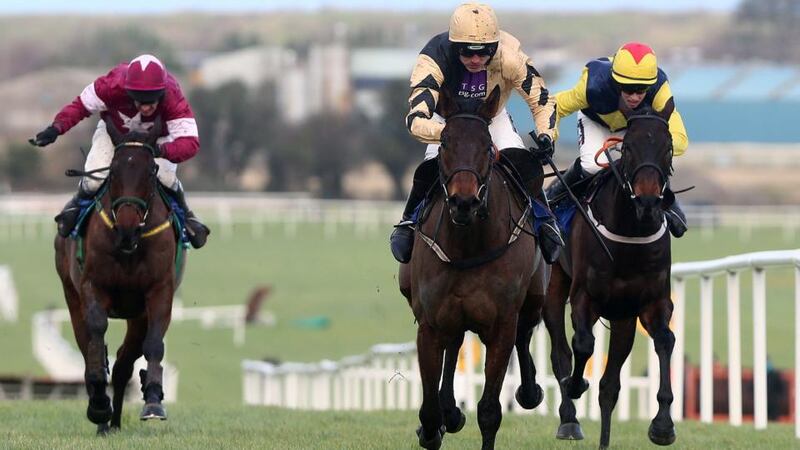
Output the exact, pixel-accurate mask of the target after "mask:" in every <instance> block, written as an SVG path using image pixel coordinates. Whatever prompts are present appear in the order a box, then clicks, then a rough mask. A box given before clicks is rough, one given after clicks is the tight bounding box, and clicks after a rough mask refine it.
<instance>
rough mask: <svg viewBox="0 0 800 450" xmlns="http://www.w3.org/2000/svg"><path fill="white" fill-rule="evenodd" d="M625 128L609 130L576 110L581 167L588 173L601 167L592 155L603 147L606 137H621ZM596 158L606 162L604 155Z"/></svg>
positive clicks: (594, 171) (597, 170)
mask: <svg viewBox="0 0 800 450" xmlns="http://www.w3.org/2000/svg"><path fill="white" fill-rule="evenodd" d="M623 136H625V130H620V131H615V132H611V130H609V129H608V128H606V127H604V126H602V125H600V124H599V123H597V122H595V121H594V120H592V119H590V118H588V117H586V116H585V115H584V114H583V113H582V112H580V111H578V149H579V150H580V152H581V167H582V168H583V170H584V172H586V173H588V174H595V173H597V172H599V171H600V169H602V168H601V167H600V166H598V165H597V163H596V162H595V161H594V155H595V154H596V153H597V151H598V150H600V149H601V148H602V147H603V144H604V143H605V142H606V139H608V138H610V137H618V138H622V137H623ZM597 160H598V161H599V162H601V163H607V162H608V158H606V155H600V156H599V157H598V158H597Z"/></svg>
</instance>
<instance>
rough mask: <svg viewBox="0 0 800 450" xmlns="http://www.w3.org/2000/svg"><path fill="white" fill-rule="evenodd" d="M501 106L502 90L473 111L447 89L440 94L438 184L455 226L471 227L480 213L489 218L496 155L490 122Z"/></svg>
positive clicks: (498, 90) (497, 91) (497, 90)
mask: <svg viewBox="0 0 800 450" xmlns="http://www.w3.org/2000/svg"><path fill="white" fill-rule="evenodd" d="M499 102H500V88H499V87H495V88H494V90H493V91H492V93H491V94H489V96H488V97H487V99H486V101H483V102H479V104H477V106H475V107H473V108H469V107H466V108H465V107H463V106H462V105H459V103H458V102H457V101H455V99H453V98H452V97H451V94H450V93H449V91H448V89H447V88H443V89H442V90H441V94H440V96H439V107H440V113H441V115H442V117H444V118H445V126H444V129H443V130H442V137H441V145H440V147H439V181H440V183H441V184H442V187H443V188H444V195H445V201H446V203H447V206H448V208H449V211H450V218H451V220H452V221H453V223H454V224H456V225H469V224H471V223H472V219H473V217H474V216H475V215H476V214H477V213H480V214H481V215H483V216H485V215H486V214H487V209H486V202H487V196H488V188H489V181H490V179H491V174H492V163H493V157H492V156H493V154H494V151H493V145H492V137H491V135H490V134H489V122H490V121H491V119H492V117H494V116H495V114H496V113H497V108H498V104H499ZM476 103H477V102H476Z"/></svg>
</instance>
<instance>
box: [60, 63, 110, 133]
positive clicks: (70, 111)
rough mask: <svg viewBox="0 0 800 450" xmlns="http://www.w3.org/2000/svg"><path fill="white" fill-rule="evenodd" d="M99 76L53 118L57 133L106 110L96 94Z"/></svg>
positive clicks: (63, 131)
mask: <svg viewBox="0 0 800 450" xmlns="http://www.w3.org/2000/svg"><path fill="white" fill-rule="evenodd" d="M102 78H103V77H100V78H98V79H97V80H95V81H94V82H92V83H91V84H89V85H88V86H86V87H85V88H84V89H83V92H81V95H79V96H77V97H75V100H73V101H72V103H70V104H68V105H66V106H64V107H63V108H61V111H59V112H58V114H56V117H55V118H54V119H53V126H54V127H56V129H57V130H58V133H59V134H64V133H66V132H67V131H69V130H70V129H71V128H72V127H74V126H75V125H77V124H78V123H79V122H80V121H81V120H83V119H85V118H87V117H89V116H91V115H92V114H94V113H98V112H101V111H105V110H106V104H105V102H104V101H103V100H102V99H101V98H100V96H99V95H98V94H97V84H98V83H101V82H102Z"/></svg>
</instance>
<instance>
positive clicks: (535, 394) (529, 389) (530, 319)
mask: <svg viewBox="0 0 800 450" xmlns="http://www.w3.org/2000/svg"><path fill="white" fill-rule="evenodd" d="M541 305H542V295H538V296H536V297H530V295H529V297H528V299H526V301H525V303H524V304H523V305H522V310H521V311H520V314H519V319H518V320H517V337H516V342H515V346H516V348H517V358H518V359H519V374H520V383H521V384H520V386H519V387H518V388H517V392H516V394H515V398H516V399H517V403H518V404H519V405H520V406H521V407H523V408H525V409H533V408H536V407H537V406H539V404H540V403H541V402H542V399H544V391H543V390H542V387H541V386H539V385H538V384H536V366H535V365H534V363H533V358H531V350H530V348H531V337H532V336H533V327H534V326H536V324H537V323H538V322H539V319H540V318H541Z"/></svg>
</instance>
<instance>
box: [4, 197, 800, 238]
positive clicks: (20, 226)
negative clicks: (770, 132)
mask: <svg viewBox="0 0 800 450" xmlns="http://www.w3.org/2000/svg"><path fill="white" fill-rule="evenodd" d="M68 198H69V194H60V195H58V194H15V195H6V196H0V242H2V241H8V240H12V239H13V240H16V239H39V238H41V237H43V236H45V237H51V236H54V234H55V224H54V222H53V216H54V215H55V214H56V213H57V212H58V211H60V210H61V207H62V206H63V205H64V203H65V202H66V201H67V199H68ZM189 200H190V202H191V205H192V207H193V208H194V209H195V211H196V212H197V213H199V215H200V216H201V217H203V219H205V220H206V221H207V222H209V223H210V224H211V225H212V226H213V227H214V231H215V236H219V237H220V238H222V239H229V238H231V237H232V236H233V234H234V230H236V232H244V233H249V234H250V236H251V237H253V238H255V239H260V238H273V237H274V236H275V227H278V228H279V229H281V234H282V237H286V238H293V237H295V236H296V235H297V234H298V227H299V226H300V225H303V224H321V225H322V230H323V231H322V232H323V233H324V235H325V236H326V237H329V238H333V237H335V236H336V235H337V234H338V233H340V232H343V231H345V230H347V231H348V232H350V233H354V234H355V235H356V236H359V237H371V236H377V235H384V234H387V233H388V231H389V229H390V226H391V225H392V224H394V223H396V222H397V220H399V218H400V214H401V212H402V207H403V205H402V204H401V203H399V202H389V201H370V200H320V199H313V198H309V197H307V196H304V195H301V194H282V195H269V194H241V193H238V194H211V193H195V194H190V199H189ZM684 209H685V210H686V215H687V217H688V219H689V223H690V226H692V227H693V228H695V229H697V230H698V232H699V233H701V235H702V236H703V237H704V238H710V237H711V236H712V235H713V233H714V230H715V229H717V228H720V227H732V228H735V229H737V230H738V231H739V238H740V239H741V240H742V241H749V240H750V239H752V237H753V230H755V229H758V228H763V227H770V228H777V229H780V230H781V234H782V236H783V238H784V240H785V241H786V242H793V241H794V240H795V239H796V237H797V236H798V233H799V232H800V207H794V206H782V205H779V206H726V205H708V206H695V205H686V206H685V208H684ZM268 228H269V230H268Z"/></svg>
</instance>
